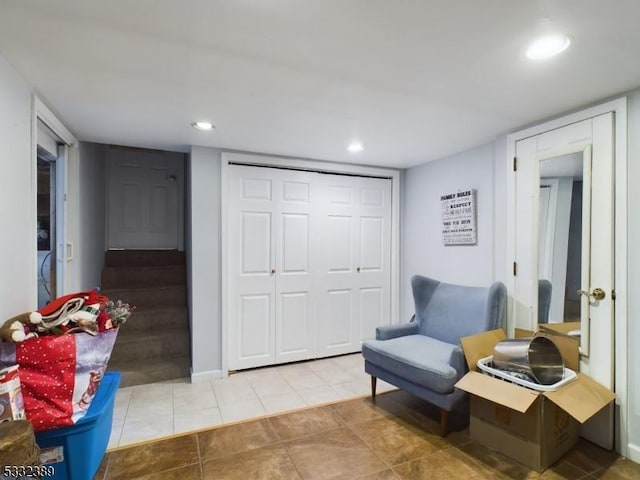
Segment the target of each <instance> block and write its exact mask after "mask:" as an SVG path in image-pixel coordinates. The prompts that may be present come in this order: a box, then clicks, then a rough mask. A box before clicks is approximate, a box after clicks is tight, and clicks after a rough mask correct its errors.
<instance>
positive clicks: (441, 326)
mask: <svg viewBox="0 0 640 480" xmlns="http://www.w3.org/2000/svg"><path fill="white" fill-rule="evenodd" d="M411 288H412V290H413V299H414V303H415V311H416V313H415V315H414V318H413V319H412V321H411V322H409V323H404V324H400V325H390V326H385V327H379V328H377V329H376V339H375V340H368V341H366V342H364V344H363V345H362V355H363V356H364V359H365V362H364V370H365V372H367V373H368V374H369V375H371V396H372V397H373V398H374V399H375V395H376V379H378V378H380V379H382V380H384V381H385V382H388V383H391V384H392V385H395V386H397V387H399V388H401V389H403V390H407V391H408V392H411V393H413V394H414V395H417V396H418V397H420V398H423V399H424V400H427V401H428V402H430V403H432V404H434V405H436V406H438V407H440V411H441V416H440V433H441V435H442V436H444V435H445V434H446V431H447V418H448V413H449V412H451V411H452V410H454V409H455V408H456V407H457V406H458V405H459V404H460V403H461V401H462V400H463V398H464V395H465V393H464V392H463V391H462V390H458V389H456V388H454V385H455V384H456V382H457V381H458V380H459V379H460V378H462V376H463V375H464V374H465V373H466V371H467V365H466V362H465V359H464V354H463V352H462V348H461V347H460V343H459V340H460V338H461V337H466V336H468V335H474V334H476V333H480V332H483V331H487V330H493V329H495V328H500V327H504V323H505V305H506V297H507V291H506V288H505V286H504V285H503V284H502V283H500V282H496V283H494V284H493V285H491V286H490V287H489V288H483V287H466V286H462V285H452V284H448V283H442V282H439V281H437V280H433V279H431V278H427V277H422V276H420V275H415V276H414V277H413V278H412V279H411Z"/></svg>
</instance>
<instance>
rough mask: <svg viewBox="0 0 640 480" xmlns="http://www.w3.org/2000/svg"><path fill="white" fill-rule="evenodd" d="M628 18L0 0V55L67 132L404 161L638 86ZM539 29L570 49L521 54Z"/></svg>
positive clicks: (229, 2) (429, 2)
mask: <svg viewBox="0 0 640 480" xmlns="http://www.w3.org/2000/svg"><path fill="white" fill-rule="evenodd" d="M638 18H640V2H639V1H638V0H607V1H603V0H555V1H552V0H547V1H544V0H538V1H533V0H532V1H524V0H521V1H515V0H482V1H479V0H396V1H391V0H226V1H223V0H180V1H176V0H135V1H131V0H109V1H104V0H100V1H98V0H0V54H1V55H2V56H4V57H5V59H6V60H7V61H8V62H9V63H11V64H12V65H13V66H14V67H15V68H16V69H17V70H18V71H19V72H20V73H21V74H22V75H23V76H24V78H25V79H26V80H27V81H28V82H29V83H30V84H31V85H32V86H33V87H34V90H35V91H36V92H37V93H38V94H39V95H40V96H41V98H42V99H43V100H44V102H45V103H47V104H48V105H49V107H50V108H52V109H53V110H54V111H55V112H57V113H58V115H59V116H60V118H61V120H62V121H63V122H64V123H65V124H66V126H67V127H68V128H69V129H70V130H71V131H72V132H73V133H74V134H75V135H76V136H77V137H78V138H79V139H80V140H85V141H94V142H101V143H113V144H120V145H131V146H140V147H149V148H160V149H170V150H183V151H186V150H188V148H189V145H202V146H212V147H220V148H224V149H234V150H244V151H252V152H261V153H268V154H277V155H286V156H293V157H298V158H309V159H318V160H331V161H341V162H350V163H361V164H369V165H384V166H393V167H409V166H413V165H416V164H420V163H424V162H426V161H430V160H433V159H437V158H442V157H445V156H448V155H451V154H454V153H456V152H460V151H463V150H466V149H468V148H472V147H474V146H477V145H481V144H484V143H487V142H490V141H492V140H493V139H494V138H495V137H496V136H498V135H501V134H504V133H507V132H509V131H513V130H515V129H518V128H520V127H523V126H525V125H528V124H531V123H532V122H536V121H539V120H541V119H545V118H548V117H550V116H554V115H558V114H560V113H564V112H566V111H569V110H572V109H576V108H578V107H581V106H584V105H587V104H590V103H593V102H594V101H597V100H600V99H604V98H607V97H610V96H612V95H616V94H618V93H620V92H624V91H627V90H630V89H632V88H635V87H638V86H640V58H639V57H638V46H640V28H638V26H637V22H638ZM548 31H559V32H564V33H567V34H569V35H571V36H572V37H573V43H572V45H571V47H570V48H569V49H568V50H567V51H565V52H564V53H562V54H561V55H559V56H558V57H555V58H553V59H551V60H548V61H545V62H532V61H530V60H527V59H526V57H525V56H524V51H525V50H526V47H527V43H528V42H530V41H531V40H532V39H533V38H534V37H536V36H537V35H539V34H541V33H543V32H548ZM202 119H208V120H210V121H212V122H213V123H215V125H216V127H217V128H216V130H215V131H213V132H199V131H196V130H194V129H193V128H191V126H190V123H191V122H192V121H194V120H202ZM354 139H358V140H359V141H361V142H362V143H363V145H364V147H365V150H364V151H362V152H360V153H358V154H352V153H349V152H347V151H346V147H347V145H348V143H349V142H350V141H351V140H354Z"/></svg>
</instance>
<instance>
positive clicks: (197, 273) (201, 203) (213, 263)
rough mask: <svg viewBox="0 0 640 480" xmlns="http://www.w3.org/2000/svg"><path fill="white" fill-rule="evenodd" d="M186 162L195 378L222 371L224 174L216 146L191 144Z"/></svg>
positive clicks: (190, 309) (188, 247)
mask: <svg viewBox="0 0 640 480" xmlns="http://www.w3.org/2000/svg"><path fill="white" fill-rule="evenodd" d="M187 163H188V165H187V175H188V176H187V182H186V184H187V185H188V186H187V191H186V195H187V202H186V203H187V205H190V211H187V218H186V222H185V223H186V228H187V232H186V235H185V250H186V252H187V275H188V278H189V300H190V304H189V313H190V320H191V348H192V375H191V377H192V379H193V380H199V379H207V378H215V377H217V376H219V375H220V374H221V368H222V356H221V348H222V337H221V332H220V329H221V321H220V318H221V310H220V306H221V298H222V297H221V292H220V278H221V277H220V198H221V197H220V174H221V154H220V150H218V149H215V148H204V147H192V149H191V154H190V156H189V160H188V162H187Z"/></svg>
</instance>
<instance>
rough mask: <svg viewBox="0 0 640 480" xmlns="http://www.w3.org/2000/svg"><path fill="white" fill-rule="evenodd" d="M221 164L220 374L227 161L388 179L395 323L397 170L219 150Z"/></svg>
mask: <svg viewBox="0 0 640 480" xmlns="http://www.w3.org/2000/svg"><path fill="white" fill-rule="evenodd" d="M221 157H222V165H221V167H222V168H221V194H222V195H221V197H222V198H221V207H220V210H221V212H220V213H221V238H220V243H221V252H222V258H221V270H222V272H221V280H222V281H221V297H222V298H221V300H222V301H221V313H222V318H221V332H220V333H221V339H222V342H221V343H222V348H221V357H222V376H223V377H226V376H228V375H229V367H228V355H229V352H228V341H229V338H228V334H229V331H228V328H229V326H228V321H229V320H228V305H227V296H228V294H229V292H228V287H227V285H228V278H227V273H228V260H227V258H228V255H227V252H228V248H229V241H230V239H229V238H228V235H229V228H228V221H229V201H228V193H229V192H228V189H229V164H230V163H238V164H242V165H252V166H258V167H281V168H289V169H292V170H301V169H302V170H313V171H318V172H324V173H335V174H343V175H360V176H370V177H378V178H390V179H391V292H390V294H391V324H396V323H398V321H399V318H400V188H401V185H400V170H396V169H391V168H383V167H367V166H362V165H351V164H346V163H334V162H323V161H317V160H302V159H297V158H284V157H275V156H266V155H258V154H245V153H234V152H222V155H221Z"/></svg>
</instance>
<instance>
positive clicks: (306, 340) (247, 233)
mask: <svg viewBox="0 0 640 480" xmlns="http://www.w3.org/2000/svg"><path fill="white" fill-rule="evenodd" d="M229 172H230V175H229V178H230V180H229V182H230V183H229V187H230V188H229V197H230V210H229V228H230V236H229V238H230V241H229V272H228V282H229V303H228V305H229V318H228V325H229V369H231V370H237V369H243V368H251V367H258V366H263V365H270V364H273V363H284V362H290V361H296V360H303V359H307V358H314V357H315V348H316V347H315V345H316V341H315V313H316V311H315V310H316V305H315V298H314V292H313V275H312V273H313V267H314V266H313V258H312V255H311V250H312V242H313V238H314V235H313V228H314V225H313V215H312V213H313V203H312V199H313V186H312V179H313V177H314V174H313V173H307V172H299V171H291V170H280V169H270V168H260V167H248V166H239V165H231V166H230V167H229Z"/></svg>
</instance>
